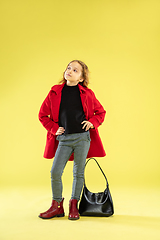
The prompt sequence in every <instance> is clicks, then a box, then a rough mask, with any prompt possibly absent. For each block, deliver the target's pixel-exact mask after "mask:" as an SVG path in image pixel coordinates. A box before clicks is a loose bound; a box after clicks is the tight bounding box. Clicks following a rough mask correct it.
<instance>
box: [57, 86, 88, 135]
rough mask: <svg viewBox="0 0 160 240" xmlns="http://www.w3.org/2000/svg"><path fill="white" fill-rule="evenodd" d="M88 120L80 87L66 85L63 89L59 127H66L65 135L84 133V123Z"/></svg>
mask: <svg viewBox="0 0 160 240" xmlns="http://www.w3.org/2000/svg"><path fill="white" fill-rule="evenodd" d="M84 120H86V118H85V115H84V111H83V107H82V102H81V98H80V92H79V87H78V85H76V86H67V85H66V84H65V85H64V87H63V89H62V96H61V104H60V110H59V126H60V127H64V129H65V132H64V134H69V133H82V132H85V129H82V127H83V124H81V122H83V121H84Z"/></svg>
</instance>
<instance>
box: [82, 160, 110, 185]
mask: <svg viewBox="0 0 160 240" xmlns="http://www.w3.org/2000/svg"><path fill="white" fill-rule="evenodd" d="M91 159H94V161H95V162H96V163H97V165H98V167H99V169H100V170H101V172H102V174H103V176H104V177H105V179H106V183H107V188H108V187H109V184H108V180H107V177H106V175H105V174H104V172H103V170H102V168H101V167H100V165H99V163H98V162H97V160H96V159H95V158H90V159H88V160H87V162H86V164H85V168H86V165H87V163H88V162H89V161H90V160H91ZM84 185H85V186H86V184H85V178H84Z"/></svg>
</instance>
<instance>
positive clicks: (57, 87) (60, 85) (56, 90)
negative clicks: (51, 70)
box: [51, 83, 87, 94]
mask: <svg viewBox="0 0 160 240" xmlns="http://www.w3.org/2000/svg"><path fill="white" fill-rule="evenodd" d="M64 85H65V83H62V84H59V85H54V86H53V87H52V88H51V90H52V91H54V92H55V93H56V94H58V93H60V92H61V91H62V89H63V87H64ZM78 87H79V90H80V92H81V93H85V92H86V89H87V88H86V87H83V86H82V85H80V84H78Z"/></svg>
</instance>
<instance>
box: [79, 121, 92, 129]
mask: <svg viewBox="0 0 160 240" xmlns="http://www.w3.org/2000/svg"><path fill="white" fill-rule="evenodd" d="M81 124H84V125H83V127H82V129H84V128H86V129H85V131H88V130H89V129H90V128H94V126H93V124H92V123H91V122H89V121H83V122H81Z"/></svg>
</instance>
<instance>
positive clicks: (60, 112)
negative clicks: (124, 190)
mask: <svg viewBox="0 0 160 240" xmlns="http://www.w3.org/2000/svg"><path fill="white" fill-rule="evenodd" d="M88 74H89V70H88V67H87V66H86V64H85V63H83V62H82V61H79V60H73V61H71V62H70V63H69V64H68V66H67V68H66V70H65V71H64V74H63V80H62V81H61V82H60V84H59V85H55V86H53V87H52V88H51V90H50V92H49V94H48V96H47V97H46V99H45V100H44V102H43V104H42V106H41V108H40V111H39V120H40V122H41V123H42V125H43V126H44V127H45V128H46V129H47V131H48V132H47V142H46V147H45V152H44V157H45V158H49V159H51V158H53V157H54V161H53V166H52V169H51V186H52V196H53V200H52V204H51V207H50V208H49V209H48V210H47V211H46V212H44V213H40V215H39V217H40V218H43V219H49V218H53V217H63V216H64V215H65V214H64V209H63V200H64V198H62V180H61V176H62V173H63V170H64V168H65V165H66V163H67V161H68V160H73V159H74V167H73V186H72V196H71V200H70V202H69V216H68V218H69V219H70V220H76V219H79V213H78V209H77V203H78V201H79V200H80V195H81V191H82V187H83V182H84V167H85V162H86V158H90V157H104V156H105V155H106V154H105V151H104V148H103V145H102V142H101V139H100V137H99V133H98V129H97V128H98V127H99V125H101V124H102V122H103V121H104V117H105V113H106V111H105V110H104V108H103V107H102V105H101V104H100V102H99V101H98V100H97V99H96V97H95V95H94V93H93V91H92V90H91V89H89V88H88V87H87V86H88V83H89V79H88Z"/></svg>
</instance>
